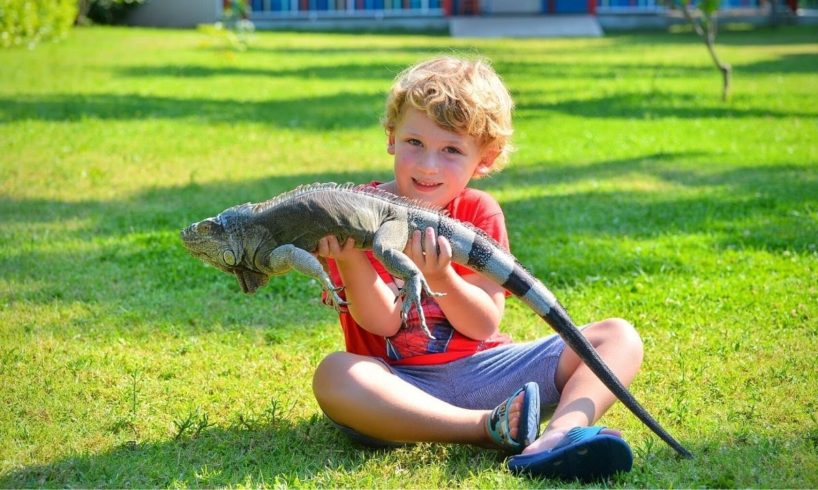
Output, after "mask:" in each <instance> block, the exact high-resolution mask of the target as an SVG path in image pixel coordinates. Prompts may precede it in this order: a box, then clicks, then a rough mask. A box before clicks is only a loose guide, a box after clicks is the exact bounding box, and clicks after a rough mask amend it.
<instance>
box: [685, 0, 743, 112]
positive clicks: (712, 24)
mask: <svg viewBox="0 0 818 490" xmlns="http://www.w3.org/2000/svg"><path fill="white" fill-rule="evenodd" d="M682 12H684V15H685V18H687V20H688V22H690V24H691V25H692V26H693V29H694V30H695V31H696V34H698V35H699V36H701V37H702V39H703V40H704V44H705V46H707V52H709V53H710V58H711V59H712V60H713V64H715V65H716V68H718V70H719V71H720V72H721V79H722V84H721V100H722V101H725V102H726V101H727V100H728V99H729V98H730V84H731V81H732V74H733V68H732V67H731V66H730V65H729V64H727V63H724V62H723V61H721V59H720V58H719V55H718V54H716V15H715V13H713V14H712V16H711V15H707V14H706V13H704V12H702V13H701V15H702V17H704V18H705V19H704V20H697V19H694V18H693V14H692V13H690V9H689V8H688V6H687V5H684V6H683V7H682ZM700 22H701V23H704V24H705V26H704V27H703V26H702V24H701V23H700Z"/></svg>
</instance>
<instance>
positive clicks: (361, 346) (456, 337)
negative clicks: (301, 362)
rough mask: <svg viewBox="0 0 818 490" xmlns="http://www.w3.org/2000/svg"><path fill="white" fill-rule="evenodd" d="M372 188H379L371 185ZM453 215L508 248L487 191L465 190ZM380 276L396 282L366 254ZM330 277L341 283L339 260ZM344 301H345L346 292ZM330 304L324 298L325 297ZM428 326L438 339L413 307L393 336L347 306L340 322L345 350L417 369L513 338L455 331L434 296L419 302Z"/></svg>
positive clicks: (454, 202) (459, 269)
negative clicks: (363, 322)
mask: <svg viewBox="0 0 818 490" xmlns="http://www.w3.org/2000/svg"><path fill="white" fill-rule="evenodd" d="M369 185H370V186H373V187H374V186H377V185H378V182H372V183H370V184H369ZM446 210H447V211H448V213H449V216H451V217H453V218H455V219H458V220H460V221H467V222H469V223H471V224H473V225H474V226H476V227H478V228H480V229H481V230H483V231H484V232H485V233H487V234H488V235H489V236H490V237H492V238H493V239H494V240H495V241H496V242H497V243H499V244H500V245H501V246H502V247H503V248H504V249H506V250H508V233H507V232H506V225H505V219H504V217H503V211H502V209H501V208H500V205H499V204H497V201H495V200H494V199H493V198H492V197H491V196H489V195H488V194H486V193H485V192H482V191H479V190H476V189H468V188H467V189H464V190H463V192H461V193H460V194H459V195H458V196H457V197H455V198H454V199H453V200H452V201H451V202H450V203H449V204H448V205H447V206H446ZM366 254H367V257H369V260H370V262H371V263H372V265H373V267H374V268H375V270H376V271H377V272H378V275H379V276H380V277H381V279H383V281H384V282H386V283H387V284H393V283H394V282H395V279H394V278H393V277H392V276H391V275H390V274H389V272H387V271H386V269H385V268H384V267H383V265H381V263H380V262H378V260H377V259H376V258H375V257H374V256H373V254H372V252H371V251H369V250H368V251H367V252H366ZM328 264H329V272H330V277H331V278H332V281H333V283H334V284H338V285H341V276H340V274H339V272H338V268H337V266H336V265H335V261H333V260H328ZM453 267H454V270H455V272H457V273H458V274H460V275H461V276H465V275H468V274H475V272H474V271H472V270H471V269H469V268H467V267H464V266H461V265H459V264H453ZM340 295H341V297H342V298H344V299H346V298H345V296H344V294H343V291H341V293H340ZM324 298H325V302H326V295H324ZM421 306H422V308H423V313H424V315H425V317H426V324H427V326H428V327H429V330H431V332H432V335H434V336H435V339H430V338H429V337H427V336H426V334H425V333H424V332H423V330H422V329H421V327H420V321H419V316H418V313H417V310H415V309H414V308H413V309H412V310H411V312H410V313H409V315H408V318H407V319H406V323H405V324H404V325H403V326H402V327H401V329H400V330H399V331H398V333H396V334H395V335H393V336H392V337H388V338H386V337H383V336H380V335H375V334H373V333H370V332H368V331H366V330H364V329H363V328H362V327H361V326H360V325H358V324H357V323H356V322H355V320H354V319H353V318H352V315H350V314H349V310H348V309H347V308H343V307H342V308H341V311H340V313H339V319H340V321H341V328H342V329H343V331H344V340H345V342H346V349H347V352H351V353H353V354H361V355H366V356H372V357H380V358H382V359H384V360H385V361H386V362H387V363H389V364H395V365H401V364H403V365H408V364H413V365H418V364H442V363H446V362H450V361H454V360H456V359H460V358H462V357H467V356H470V355H472V354H474V353H476V352H479V351H482V350H485V349H489V348H491V347H496V346H498V345H503V344H508V343H510V342H511V338H510V337H508V336H507V335H505V334H500V333H498V334H495V335H494V336H492V337H491V338H489V339H486V340H475V339H472V338H469V337H466V336H465V335H463V334H461V333H460V332H458V331H457V330H455V329H454V328H453V327H452V326H451V324H450V323H449V321H448V320H447V319H446V316H445V315H444V314H443V311H442V310H441V309H440V306H438V304H437V302H436V301H435V300H434V298H427V297H424V298H423V299H422V301H421Z"/></svg>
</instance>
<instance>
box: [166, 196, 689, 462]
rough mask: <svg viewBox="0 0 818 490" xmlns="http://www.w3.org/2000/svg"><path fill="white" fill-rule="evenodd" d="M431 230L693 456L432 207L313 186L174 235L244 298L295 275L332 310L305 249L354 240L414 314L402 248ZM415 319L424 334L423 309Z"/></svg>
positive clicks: (492, 256) (537, 289)
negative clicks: (317, 289) (233, 281)
mask: <svg viewBox="0 0 818 490" xmlns="http://www.w3.org/2000/svg"><path fill="white" fill-rule="evenodd" d="M428 227H432V228H433V229H434V230H435V231H436V232H437V234H438V235H439V236H443V237H446V238H447V239H448V240H449V242H450V243H451V246H452V254H453V261H454V262H456V263H458V264H461V265H465V266H467V267H469V268H471V269H473V270H475V271H476V272H479V273H481V274H483V275H485V276H486V277H489V278H491V279H492V280H494V281H495V282H497V283H498V284H500V285H502V286H503V288H505V289H506V290H508V291H509V292H511V293H512V294H514V295H515V296H517V297H518V298H520V299H521V300H522V301H523V302H524V303H525V304H526V305H528V306H529V307H530V308H531V309H532V310H534V311H535V312H536V313H537V314H538V315H540V316H541V317H542V318H543V319H544V320H545V321H546V322H548V324H549V325H551V327H552V328H553V329H554V330H555V331H556V332H557V333H558V334H559V335H560V336H561V337H562V338H563V339H564V340H565V343H566V344H567V345H568V346H569V347H571V349H573V350H574V352H576V353H577V355H578V356H579V357H580V358H581V359H582V360H583V362H585V364H586V365H587V366H588V367H589V368H590V369H591V370H592V371H593V372H594V374H596V376H598V377H599V379H600V380H602V382H603V383H604V384H605V386H607V387H608V389H610V390H611V392H612V393H613V394H614V395H615V396H616V397H617V398H618V399H619V400H620V401H621V402H622V403H623V404H624V405H625V406H626V407H628V409H630V411H631V412H633V413H634V415H636V416H637V417H638V418H639V419H640V420H641V421H642V422H643V423H644V424H645V425H647V426H648V427H649V428H650V429H651V430H652V431H653V432H655V433H656V434H657V435H658V436H659V437H660V438H662V440H664V441H665V442H667V443H668V444H669V445H670V446H671V447H672V448H673V449H675V450H676V451H677V452H678V453H679V454H680V455H682V456H685V457H691V456H692V455H691V453H690V452H688V451H687V449H685V448H684V447H683V446H682V445H681V444H680V443H679V442H678V441H676V440H675V439H674V438H673V437H672V436H671V435H670V434H668V433H667V431H665V430H664V429H663V428H662V426H661V425H659V423H658V422H657V421H656V420H655V419H654V418H653V417H652V416H651V415H650V414H649V413H648V412H647V411H646V410H645V409H644V408H643V407H642V406H641V405H640V404H639V402H638V401H636V399H635V398H634V397H633V395H632V394H631V393H630V392H629V391H628V389H627V388H626V387H625V386H624V385H623V384H622V383H621V382H620V381H619V379H617V377H616V376H615V375H614V374H613V373H612V372H611V370H610V368H608V366H607V365H606V364H605V363H604V362H603V361H602V359H601V358H600V357H599V355H598V354H597V352H596V351H595V350H594V348H593V346H592V345H591V344H590V342H588V340H587V339H586V338H585V337H584V336H583V335H582V334H581V333H580V331H579V330H578V329H577V327H576V326H575V325H574V323H573V321H572V320H571V318H570V317H569V316H568V314H567V313H566V311H565V309H564V308H563V307H562V305H560V303H559V302H558V301H557V299H556V298H555V297H554V295H553V294H552V293H551V291H549V290H548V289H547V288H546V287H545V286H544V285H543V284H542V283H541V282H540V281H539V280H537V278H535V277H534V276H533V275H532V274H531V273H529V272H528V271H527V270H526V269H525V268H524V267H523V266H522V265H520V263H519V262H518V261H517V260H516V259H515V258H514V257H513V256H512V255H511V254H510V253H508V252H506V251H504V250H503V249H502V248H501V247H499V246H498V245H497V244H496V243H495V242H494V241H493V240H492V239H491V238H489V237H488V236H487V235H485V234H484V233H482V232H481V231H480V230H478V229H477V228H475V227H473V226H471V225H468V224H464V223H461V222H459V221H457V220H454V219H452V218H450V217H448V216H446V215H445V214H443V213H441V212H439V211H438V210H436V209H432V208H430V207H428V206H425V205H423V204H420V203H416V202H412V201H408V200H406V199H403V198H400V197H397V196H394V195H392V194H389V193H386V192H383V191H378V190H376V189H373V188H366V187H362V186H355V185H352V184H345V185H337V184H334V183H328V184H312V185H307V186H301V187H298V188H296V189H295V190H292V191H290V192H286V193H284V194H281V195H279V196H277V197H275V198H273V199H271V200H269V201H266V202H262V203H257V204H252V203H247V204H241V205H238V206H233V207H231V208H228V209H226V210H225V211H223V212H222V213H220V214H219V215H218V216H216V217H214V218H207V219H205V220H202V221H199V222H197V223H193V224H192V225H190V226H188V227H187V228H185V229H184V230H183V231H182V233H181V237H182V240H183V241H184V244H185V246H186V247H187V248H188V250H190V252H191V253H192V254H193V255H195V256H197V257H199V258H200V259H202V260H203V261H205V262H207V263H209V264H212V265H214V266H216V267H217V268H219V269H221V270H223V271H225V272H227V273H230V274H235V275H236V277H237V278H238V281H239V284H240V285H241V288H242V290H243V291H244V292H245V293H253V292H255V290H256V289H258V288H259V287H261V286H262V285H264V284H265V283H266V282H267V280H268V279H269V278H270V276H272V275H276V274H283V273H285V272H288V271H290V270H292V269H295V270H297V271H299V272H302V273H304V274H306V275H308V276H311V277H313V278H315V279H317V280H318V281H320V282H321V284H322V286H323V288H324V289H325V290H326V291H327V293H328V294H329V295H330V296H331V297H332V298H333V300H334V301H335V303H336V305H340V304H344V303H343V301H342V300H341V298H340V297H339V296H338V294H337V293H338V291H339V288H336V287H335V285H334V284H333V283H332V281H331V280H330V278H329V276H328V275H327V273H326V271H325V270H324V268H323V266H322V264H321V262H320V261H319V260H318V259H317V258H316V257H315V255H313V253H312V252H315V250H316V248H317V246H318V241H319V240H320V239H321V238H323V237H325V236H328V235H335V236H336V237H337V238H338V241H339V242H340V243H344V242H345V241H346V240H347V238H349V237H352V238H354V239H355V244H356V246H358V247H360V248H364V249H371V250H372V251H373V253H374V255H375V257H376V258H377V259H378V260H379V261H380V262H381V263H382V264H383V265H384V267H385V268H386V269H387V270H388V271H389V272H390V273H391V274H392V275H393V276H395V277H397V278H400V279H403V281H404V286H403V288H402V289H401V292H400V293H401V296H402V298H403V304H402V307H401V308H402V309H401V313H402V315H403V317H404V318H406V315H407V314H408V313H409V311H411V308H417V309H418V311H419V312H420V311H421V309H420V300H421V293H425V294H427V295H433V294H436V293H433V292H432V291H431V290H430V289H429V286H428V285H427V283H426V280H425V279H424V277H423V274H422V273H421V272H420V270H419V269H418V268H417V266H416V265H415V264H414V262H412V261H411V260H410V259H409V258H408V257H407V256H406V255H404V254H403V252H402V251H403V249H404V247H405V246H406V243H407V240H408V239H409V236H410V235H411V233H412V231H414V230H425V229H426V228H428ZM420 319H421V322H422V325H423V327H424V330H425V331H426V334H427V335H429V336H430V337H431V334H430V333H429V330H428V328H426V325H425V321H424V320H423V317H422V313H421V318H420Z"/></svg>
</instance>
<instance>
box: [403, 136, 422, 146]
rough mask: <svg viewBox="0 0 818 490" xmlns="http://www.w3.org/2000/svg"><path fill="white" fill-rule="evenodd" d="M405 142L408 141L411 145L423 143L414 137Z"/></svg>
mask: <svg viewBox="0 0 818 490" xmlns="http://www.w3.org/2000/svg"><path fill="white" fill-rule="evenodd" d="M406 142H407V143H409V144H410V145H412V146H420V145H422V144H423V143H421V142H420V140H419V139H415V138H409V139H408V140H406Z"/></svg>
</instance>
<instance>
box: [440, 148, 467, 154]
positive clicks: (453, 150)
mask: <svg viewBox="0 0 818 490" xmlns="http://www.w3.org/2000/svg"><path fill="white" fill-rule="evenodd" d="M443 151H445V152H446V153H451V154H453V155H462V154H463V152H462V151H460V149H459V148H455V147H454V146H447V147H446V148H444V149H443Z"/></svg>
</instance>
